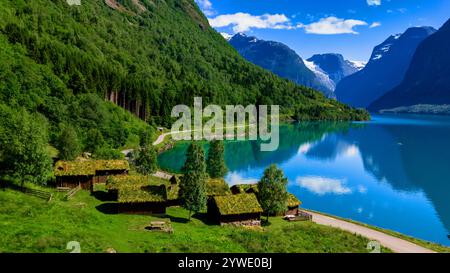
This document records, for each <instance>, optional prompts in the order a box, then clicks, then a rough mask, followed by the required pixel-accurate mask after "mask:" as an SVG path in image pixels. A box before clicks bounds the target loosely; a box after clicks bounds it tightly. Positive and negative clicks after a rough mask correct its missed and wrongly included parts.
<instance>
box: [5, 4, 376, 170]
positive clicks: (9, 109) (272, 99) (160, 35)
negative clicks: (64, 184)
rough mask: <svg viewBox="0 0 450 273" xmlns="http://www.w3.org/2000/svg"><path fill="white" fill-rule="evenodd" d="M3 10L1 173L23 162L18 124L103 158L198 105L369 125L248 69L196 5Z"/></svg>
mask: <svg viewBox="0 0 450 273" xmlns="http://www.w3.org/2000/svg"><path fill="white" fill-rule="evenodd" d="M0 6H1V8H0V104H1V108H2V112H3V113H2V115H1V116H0V122H2V124H1V127H0V140H1V141H0V143H3V144H2V146H5V147H2V151H0V163H1V165H2V166H0V167H1V170H2V172H4V171H5V170H7V169H9V170H11V169H12V167H11V166H10V167H8V168H6V167H5V166H4V165H5V164H9V165H11V164H12V165H14V164H15V163H14V162H16V161H17V162H19V163H20V162H21V161H20V159H18V157H17V156H16V155H17V154H23V155H26V154H27V152H26V151H24V149H22V148H23V147H22V148H20V147H19V148H20V149H19V148H18V147H13V146H11V145H9V144H10V143H26V141H25V142H24V140H23V139H22V140H18V139H17V138H19V135H20V136H21V137H22V138H25V139H26V138H27V137H28V138H34V137H35V135H34V134H33V133H32V132H33V130H34V129H33V128H29V130H28V131H26V132H22V133H21V131H20V130H19V131H18V130H17V128H16V127H14V126H13V124H15V122H16V121H17V120H15V119H16V117H18V116H21V117H22V120H21V122H23V123H24V124H26V123H27V122H28V121H27V120H34V121H36V122H37V123H38V124H37V126H38V128H41V129H42V130H41V131H42V132H43V133H42V134H39V137H41V138H42V139H40V140H39V143H46V142H48V143H50V144H52V145H53V146H55V147H57V148H58V145H60V144H61V142H62V141H65V142H68V143H70V144H73V145H72V146H73V147H76V148H77V150H79V152H82V151H90V152H93V151H94V150H97V149H98V150H100V151H99V154H101V155H103V156H106V155H111V154H112V155H111V156H114V154H113V153H112V152H110V151H109V149H117V148H119V147H124V146H126V145H127V143H136V142H138V141H139V136H140V135H141V134H142V133H143V132H144V131H146V130H149V126H148V123H150V124H158V125H165V126H169V125H170V124H171V119H170V112H171V109H172V107H173V106H174V105H177V104H188V105H192V103H193V97H194V96H202V97H203V101H204V103H205V104H206V103H210V102H214V103H217V104H221V105H225V104H243V105H246V104H269V105H270V104H279V105H281V111H282V113H283V114H285V115H288V116H290V117H293V118H297V119H333V120H337V119H339V120H341V119H365V118H367V115H366V113H365V112H361V111H356V110H353V109H351V108H349V107H347V106H345V105H343V104H340V103H338V102H336V101H332V100H327V99H326V98H325V97H324V96H323V95H321V94H320V93H318V92H315V91H313V90H311V89H306V88H303V87H300V86H297V85H295V84H293V83H291V82H289V81H287V80H282V79H280V78H278V77H277V76H275V75H273V74H272V73H270V72H266V71H265V70H263V69H261V68H258V67H256V66H255V65H253V64H250V63H248V62H246V61H245V60H243V59H242V58H241V57H240V56H239V54H238V53H237V52H235V50H234V49H233V48H232V47H231V46H230V45H228V43H227V42H226V41H225V40H224V39H223V38H222V37H221V36H220V34H218V33H217V32H216V31H215V30H213V29H212V28H210V27H209V24H208V21H207V19H206V18H205V17H204V16H203V14H202V13H201V12H200V11H199V9H198V7H197V6H196V4H195V3H194V1H193V0H144V1H131V0H122V1H114V0H107V1H100V0H97V1H86V0H82V1H81V5H79V6H77V5H69V4H68V3H67V2H66V1H65V0H55V1H49V0H33V1H24V0H16V1H9V0H0ZM108 101H109V102H108ZM111 102H112V103H111ZM116 105H118V106H120V107H117V106H116ZM123 109H125V110H128V111H125V110H123ZM130 113H132V114H130ZM136 117H139V118H140V119H138V118H136ZM144 121H145V122H144ZM5 124H9V126H5ZM18 127H19V128H21V130H26V127H24V126H18ZM5 143H6V144H5ZM36 145H37V146H36V147H38V146H39V145H38V144H36ZM7 146H8V147H7ZM6 148H8V149H13V148H14V149H15V148H17V150H15V151H12V150H11V151H9V152H8V151H6V150H7V149H6ZM25 148H26V149H30V147H25ZM28 159H29V158H28ZM24 160H25V159H24ZM14 168H19V167H17V166H16V167H14ZM32 172H33V170H31V171H30V173H32ZM13 173H14V172H13ZM0 175H1V174H0ZM31 176H33V175H31Z"/></svg>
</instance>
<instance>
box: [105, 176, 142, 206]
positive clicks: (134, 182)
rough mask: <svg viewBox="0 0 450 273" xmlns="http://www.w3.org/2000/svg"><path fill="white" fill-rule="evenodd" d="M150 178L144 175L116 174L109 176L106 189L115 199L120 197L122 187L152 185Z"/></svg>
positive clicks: (133, 187)
mask: <svg viewBox="0 0 450 273" xmlns="http://www.w3.org/2000/svg"><path fill="white" fill-rule="evenodd" d="M150 185H151V183H150V179H149V177H148V176H143V175H116V176H109V177H108V179H107V180H106V190H107V191H108V193H109V195H110V197H111V198H112V199H114V200H117V199H118V198H119V189H120V188H125V187H127V188H132V189H140V188H141V187H142V186H150Z"/></svg>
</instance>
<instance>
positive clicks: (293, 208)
mask: <svg viewBox="0 0 450 273" xmlns="http://www.w3.org/2000/svg"><path fill="white" fill-rule="evenodd" d="M301 204H302V202H301V201H300V200H298V198H297V197H295V195H293V194H292V193H289V196H288V207H287V211H286V213H285V215H298V213H299V209H298V207H299V206H300V205H301Z"/></svg>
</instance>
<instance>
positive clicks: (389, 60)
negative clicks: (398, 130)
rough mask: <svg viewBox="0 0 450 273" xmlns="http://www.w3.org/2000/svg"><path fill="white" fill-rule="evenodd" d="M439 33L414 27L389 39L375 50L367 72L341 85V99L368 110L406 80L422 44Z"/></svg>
mask: <svg viewBox="0 0 450 273" xmlns="http://www.w3.org/2000/svg"><path fill="white" fill-rule="evenodd" d="M435 32H436V30H435V29H434V28H432V27H413V28H409V29H408V30H406V31H405V32H404V33H403V34H397V35H392V36H390V37H389V38H387V39H386V40H385V41H384V42H383V43H381V44H380V45H378V46H376V47H375V48H374V50H373V52H372V55H371V57H370V60H369V62H368V63H367V65H366V66H365V67H364V68H363V69H361V70H360V71H359V72H357V73H355V74H353V75H351V76H348V77H346V78H344V79H343V80H342V81H341V82H340V83H339V84H338V85H337V87H336V91H335V93H336V96H337V99H338V100H340V101H341V102H344V103H347V104H350V105H352V106H355V107H363V108H366V107H368V106H369V105H370V104H371V103H372V102H374V101H375V100H377V99H378V98H380V97H381V96H383V95H384V94H386V92H388V91H390V90H391V89H392V88H394V87H395V86H397V85H398V84H399V83H400V82H401V81H402V79H403V77H404V75H405V73H406V71H407V69H408V67H409V64H410V63H411V60H412V58H413V55H414V52H415V51H416V49H417V47H418V45H419V44H420V43H421V42H422V41H423V40H425V39H426V38H427V37H429V36H430V35H431V34H433V33H435Z"/></svg>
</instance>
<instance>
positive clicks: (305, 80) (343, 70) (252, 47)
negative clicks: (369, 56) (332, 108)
mask: <svg viewBox="0 0 450 273" xmlns="http://www.w3.org/2000/svg"><path fill="white" fill-rule="evenodd" d="M222 35H223V34H222ZM223 36H224V37H225V38H226V37H227V36H226V35H223ZM229 43H230V44H231V45H232V46H233V47H234V48H235V49H236V50H237V51H238V52H239V53H240V54H241V55H242V56H243V57H244V58H246V59H247V60H248V61H250V62H252V63H254V64H256V65H258V66H261V67H262V68H265V69H267V70H269V71H272V72H273V73H275V74H277V75H278V76H280V77H283V78H286V79H289V80H292V81H293V82H295V83H298V84H300V85H304V86H307V87H311V88H314V89H317V90H319V91H321V92H322V93H324V94H325V95H326V96H327V97H329V98H335V95H334V90H335V88H336V83H337V82H339V80H340V79H341V78H342V77H345V76H347V75H350V74H351V73H354V72H357V71H358V70H359V69H360V67H361V66H362V65H363V63H362V62H351V61H346V60H344V58H343V57H342V55H338V54H324V55H316V57H317V58H312V59H311V60H303V59H302V58H301V57H300V56H299V55H298V54H297V53H296V52H295V51H294V50H292V49H290V48H289V47H288V46H286V45H285V44H282V43H279V42H274V41H264V40H260V39H258V38H256V37H251V36H247V35H245V34H242V33H238V34H236V35H234V36H233V37H232V38H231V39H229ZM318 56H324V58H323V60H322V59H320V60H319V58H318ZM326 56H328V57H326ZM316 61H317V62H316ZM334 66H337V67H334ZM330 67H331V68H332V69H330ZM330 71H333V74H329V72H330Z"/></svg>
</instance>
